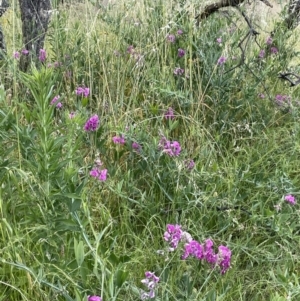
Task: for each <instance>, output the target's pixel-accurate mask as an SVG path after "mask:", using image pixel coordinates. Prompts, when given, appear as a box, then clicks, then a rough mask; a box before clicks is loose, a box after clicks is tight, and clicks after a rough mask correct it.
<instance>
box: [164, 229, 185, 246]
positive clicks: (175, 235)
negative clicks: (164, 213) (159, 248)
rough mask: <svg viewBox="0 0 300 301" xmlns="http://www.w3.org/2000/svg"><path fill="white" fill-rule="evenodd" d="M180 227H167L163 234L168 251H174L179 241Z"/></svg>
mask: <svg viewBox="0 0 300 301" xmlns="http://www.w3.org/2000/svg"><path fill="white" fill-rule="evenodd" d="M181 234H182V230H181V226H180V225H171V224H168V225H167V231H166V232H165V233H164V240H165V241H167V242H168V243H169V245H170V247H171V248H170V251H174V250H175V249H176V248H177V246H178V243H179V241H180V239H181Z"/></svg>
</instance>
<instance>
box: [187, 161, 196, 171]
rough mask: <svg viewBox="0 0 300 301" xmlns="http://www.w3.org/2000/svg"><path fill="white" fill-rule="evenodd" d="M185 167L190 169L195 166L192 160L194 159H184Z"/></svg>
mask: <svg viewBox="0 0 300 301" xmlns="http://www.w3.org/2000/svg"><path fill="white" fill-rule="evenodd" d="M185 167H186V168H187V169H188V170H192V169H193V168H194V167H195V162H194V160H192V159H189V160H186V161H185Z"/></svg>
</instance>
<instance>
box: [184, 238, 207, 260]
mask: <svg viewBox="0 0 300 301" xmlns="http://www.w3.org/2000/svg"><path fill="white" fill-rule="evenodd" d="M189 256H194V257H196V258H197V259H199V260H201V259H203V258H204V252H203V247H202V245H201V244H200V243H199V242H198V241H196V240H192V241H191V242H189V243H187V244H185V246H184V254H183V255H182V259H187V258H188V257H189Z"/></svg>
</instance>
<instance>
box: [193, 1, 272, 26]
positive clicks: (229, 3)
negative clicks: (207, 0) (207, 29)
mask: <svg viewBox="0 0 300 301" xmlns="http://www.w3.org/2000/svg"><path fill="white" fill-rule="evenodd" d="M259 1H261V2H263V3H264V4H265V5H267V6H269V7H273V6H272V4H271V3H270V2H269V1H268V0H259ZM243 2H245V0H221V1H220V2H215V3H213V4H209V5H207V6H205V8H204V11H203V12H202V13H200V14H199V15H197V16H196V17H195V19H198V20H197V23H199V22H200V21H201V20H203V19H206V18H207V17H208V16H210V15H211V14H213V13H215V12H216V11H218V10H219V9H220V8H223V7H228V6H232V7H236V6H238V5H240V4H242V3H243Z"/></svg>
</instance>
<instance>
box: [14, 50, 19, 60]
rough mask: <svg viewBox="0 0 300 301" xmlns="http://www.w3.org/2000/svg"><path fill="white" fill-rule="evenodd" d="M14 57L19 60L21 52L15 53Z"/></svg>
mask: <svg viewBox="0 0 300 301" xmlns="http://www.w3.org/2000/svg"><path fill="white" fill-rule="evenodd" d="M13 57H14V59H16V60H17V59H19V58H20V52H19V51H15V52H14V53H13Z"/></svg>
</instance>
